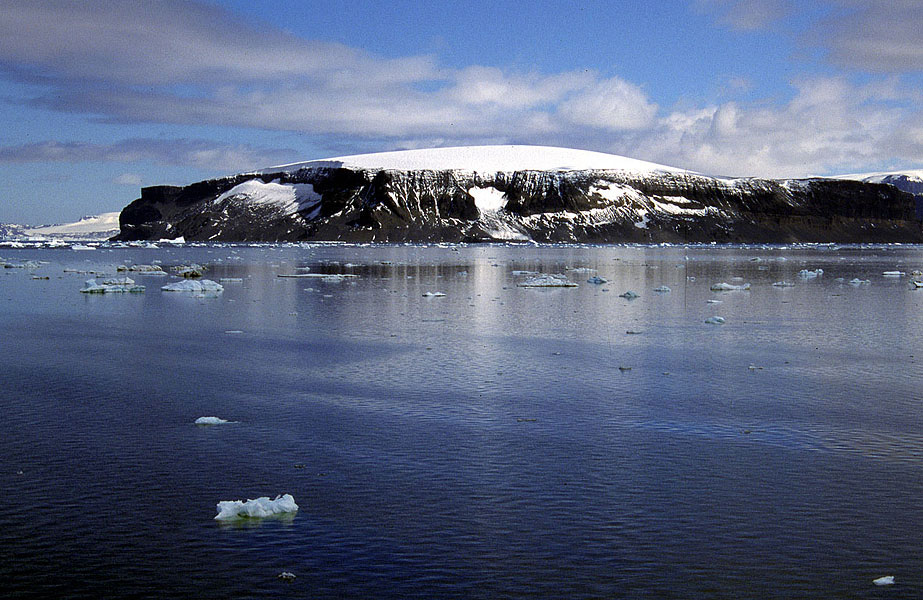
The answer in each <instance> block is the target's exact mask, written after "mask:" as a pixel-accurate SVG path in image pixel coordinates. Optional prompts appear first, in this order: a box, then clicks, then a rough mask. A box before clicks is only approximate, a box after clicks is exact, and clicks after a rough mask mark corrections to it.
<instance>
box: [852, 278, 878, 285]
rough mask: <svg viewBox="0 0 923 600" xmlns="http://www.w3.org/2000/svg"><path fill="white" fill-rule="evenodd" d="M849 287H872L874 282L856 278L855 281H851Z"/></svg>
mask: <svg viewBox="0 0 923 600" xmlns="http://www.w3.org/2000/svg"><path fill="white" fill-rule="evenodd" d="M849 285H851V286H854V287H859V286H860V285H872V282H871V281H870V280H868V279H859V278H858V277H856V278H855V279H850V280H849Z"/></svg>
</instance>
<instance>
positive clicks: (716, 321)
mask: <svg viewBox="0 0 923 600" xmlns="http://www.w3.org/2000/svg"><path fill="white" fill-rule="evenodd" d="M705 322H706V323H708V324H709V325H724V317H708V318H707V319H705Z"/></svg>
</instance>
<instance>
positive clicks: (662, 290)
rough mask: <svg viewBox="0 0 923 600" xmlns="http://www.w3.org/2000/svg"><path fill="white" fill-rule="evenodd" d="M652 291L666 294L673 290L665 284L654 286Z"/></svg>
mask: <svg viewBox="0 0 923 600" xmlns="http://www.w3.org/2000/svg"><path fill="white" fill-rule="evenodd" d="M654 291H655V292H657V293H658V294H667V293H669V292H672V291H673V290H671V289H670V288H669V287H667V286H665V285H662V286H660V287H656V288H654Z"/></svg>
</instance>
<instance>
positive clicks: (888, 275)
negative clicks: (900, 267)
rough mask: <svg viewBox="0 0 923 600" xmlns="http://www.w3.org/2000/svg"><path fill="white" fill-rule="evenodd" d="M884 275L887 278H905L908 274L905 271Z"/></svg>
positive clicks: (888, 272) (889, 272) (887, 272)
mask: <svg viewBox="0 0 923 600" xmlns="http://www.w3.org/2000/svg"><path fill="white" fill-rule="evenodd" d="M882 275H884V276H885V277H903V276H904V275H906V273H904V272H903V271H885V272H884V273H882Z"/></svg>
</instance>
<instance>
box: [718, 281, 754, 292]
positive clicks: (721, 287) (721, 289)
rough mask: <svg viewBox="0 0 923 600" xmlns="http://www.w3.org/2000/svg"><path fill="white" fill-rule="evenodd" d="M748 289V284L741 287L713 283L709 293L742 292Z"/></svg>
mask: <svg viewBox="0 0 923 600" xmlns="http://www.w3.org/2000/svg"><path fill="white" fill-rule="evenodd" d="M749 289H750V284H749V283H744V284H741V285H734V284H731V283H725V282H721V283H715V284H713V285H712V286H711V291H713V292H743V291H747V290H749Z"/></svg>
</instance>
